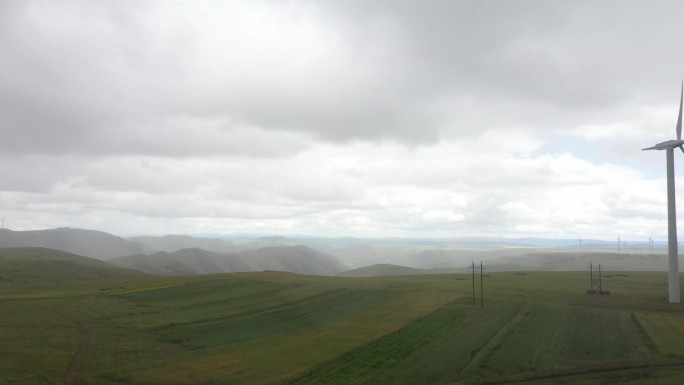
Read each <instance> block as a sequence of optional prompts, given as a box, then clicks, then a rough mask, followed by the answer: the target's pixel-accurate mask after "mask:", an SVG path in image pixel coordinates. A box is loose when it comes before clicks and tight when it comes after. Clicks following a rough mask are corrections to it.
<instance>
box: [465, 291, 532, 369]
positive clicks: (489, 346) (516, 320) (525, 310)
mask: <svg viewBox="0 0 684 385" xmlns="http://www.w3.org/2000/svg"><path fill="white" fill-rule="evenodd" d="M530 307H532V302H528V303H526V304H525V306H523V307H522V309H520V311H519V312H518V314H516V315H515V316H513V318H511V320H510V321H509V322H508V323H507V324H506V325H504V326H503V327H502V328H501V329H499V331H498V332H497V333H496V334H495V335H494V336H493V337H492V338H490V339H489V341H487V343H486V344H485V345H484V346H483V347H482V348H481V349H480V350H479V351H478V352H477V353H476V354H475V356H473V358H471V359H470V361H469V362H468V363H467V364H466V365H465V366H464V367H463V369H461V373H464V372H467V371H468V370H470V369H471V368H472V367H474V366H476V365H479V364H481V363H482V362H484V361H485V360H486V359H487V358H488V357H489V355H490V354H491V353H492V352H493V351H494V350H495V349H496V347H497V345H498V343H499V342H500V341H501V340H502V339H503V338H504V337H505V336H506V335H507V334H509V333H510V332H511V330H513V328H514V327H516V326H517V325H518V324H520V322H522V321H523V320H524V319H525V318H527V316H528V314H529V312H530Z"/></svg>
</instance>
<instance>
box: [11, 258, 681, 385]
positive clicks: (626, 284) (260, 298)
mask: <svg viewBox="0 0 684 385" xmlns="http://www.w3.org/2000/svg"><path fill="white" fill-rule="evenodd" d="M47 266H50V265H49V264H48V265H47ZM0 275H2V274H0ZM23 276H25V277H30V276H32V275H30V274H24V275H23ZM586 281H588V277H587V274H586V273H577V272H573V273H559V272H554V273H527V274H520V273H498V274H490V275H489V276H487V277H486V278H485V308H484V309H481V308H479V306H478V307H474V306H473V304H472V297H471V294H472V293H471V287H472V286H471V285H472V282H471V281H470V277H469V276H468V275H464V276H454V275H436V276H414V277H388V278H330V277H327V278H325V277H310V276H299V275H294V274H287V273H244V274H224V275H212V276H193V277H173V278H169V277H164V278H160V277H131V278H126V279H123V278H122V279H110V280H90V281H73V280H72V281H69V280H67V281H64V282H57V283H52V284H50V285H45V284H42V285H38V284H36V282H33V283H32V282H30V281H29V280H28V278H27V281H26V282H23V283H17V282H8V281H0V384H64V383H66V384H69V385H72V384H93V385H94V384H103V385H104V384H479V383H482V384H493V383H529V384H548V383H559V384H574V385H579V384H605V383H611V384H615V383H624V384H680V383H683V382H684V307H683V306H680V305H670V304H667V303H666V302H665V299H664V293H665V292H666V276H665V273H623V274H620V275H617V274H616V275H614V276H612V277H610V278H606V279H605V280H604V285H605V286H606V287H607V288H608V289H609V290H611V292H612V295H610V296H603V297H597V296H587V295H585V294H584V290H585V289H586V287H585V286H586ZM478 305H479V298H478Z"/></svg>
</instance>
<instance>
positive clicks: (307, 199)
mask: <svg viewBox="0 0 684 385" xmlns="http://www.w3.org/2000/svg"><path fill="white" fill-rule="evenodd" d="M682 20H684V2H680V1H622V0H620V1H546V0H539V1H503V0H502V1H482V0H477V1H451V0H448V1H447V0H444V1H439V0H430V1H399V0H386V1H381V0H378V1H361V0H359V1H353V0H339V1H318V0H311V1H305V0H302V1H298V0H290V1H282V0H273V1H263V0H246V1H197V0H193V1H174V2H169V1H118V0H116V1H114V0H113V1H92V0H83V1H72V0H67V1H59V2H54V1H32V0H22V1H2V2H0V133H1V134H2V136H1V137H0V156H1V159H0V160H1V161H2V166H0V217H2V218H6V221H5V226H6V227H8V228H11V229H14V230H32V229H43V228H54V227H62V226H69V227H79V228H89V229H96V230H102V231H107V232H111V233H114V234H118V235H131V234H167V233H187V234H197V233H221V234H235V233H261V234H302V235H320V236H362V237H367V236H372V237H375V236H390V237H400V236H421V237H458V236H479V235H482V236H507V237H518V236H540V237H554V238H555V237H559V238H585V239H586V238H602V239H615V238H616V237H617V236H618V235H621V236H622V237H623V239H626V240H628V241H630V240H634V241H636V240H641V241H645V240H647V239H648V237H649V236H650V235H651V234H652V235H653V237H654V238H656V239H659V240H665V239H666V233H667V221H666V211H667V207H666V191H665V153H664V152H659V151H644V152H642V151H640V149H641V148H644V147H648V146H651V145H654V144H656V143H658V142H661V141H664V140H668V139H673V138H674V137H675V124H676V121H677V111H678V107H679V105H678V104H679V92H680V86H681V85H680V82H681V79H682V77H684V22H682ZM683 160H684V156H682V154H678V157H677V164H676V167H677V171H676V174H677V175H678V179H677V183H678V184H679V186H681V188H680V189H679V191H680V192H679V193H678V199H679V207H680V213H684V200H682V198H684V178H683V177H682V176H684V162H683ZM682 216H684V214H682V215H679V218H680V219H681V218H682ZM683 226H684V225H682V226H680V228H681V227H683Z"/></svg>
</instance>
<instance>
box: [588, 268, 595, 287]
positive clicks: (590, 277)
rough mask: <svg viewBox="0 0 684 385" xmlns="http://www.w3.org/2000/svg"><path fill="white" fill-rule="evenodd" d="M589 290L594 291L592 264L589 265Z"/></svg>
mask: <svg viewBox="0 0 684 385" xmlns="http://www.w3.org/2000/svg"><path fill="white" fill-rule="evenodd" d="M589 290H594V264H593V263H590V264H589Z"/></svg>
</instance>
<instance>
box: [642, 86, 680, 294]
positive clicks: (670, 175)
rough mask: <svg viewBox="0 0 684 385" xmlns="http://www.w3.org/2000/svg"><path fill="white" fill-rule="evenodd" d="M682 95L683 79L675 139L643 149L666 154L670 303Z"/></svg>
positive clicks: (675, 289)
mask: <svg viewBox="0 0 684 385" xmlns="http://www.w3.org/2000/svg"><path fill="white" fill-rule="evenodd" d="M683 97H684V81H683V82H682V90H681V91H680V94H679V118H677V140H668V141H665V142H662V143H658V144H656V145H655V146H653V147H649V148H644V150H665V152H666V154H667V250H668V253H667V254H668V257H669V261H670V263H669V271H668V275H667V278H668V279H667V282H668V294H669V302H670V303H679V254H678V252H677V211H676V208H675V180H674V149H675V148H677V147H679V149H680V150H682V152H684V148H682V145H684V140H682V98H683Z"/></svg>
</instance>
